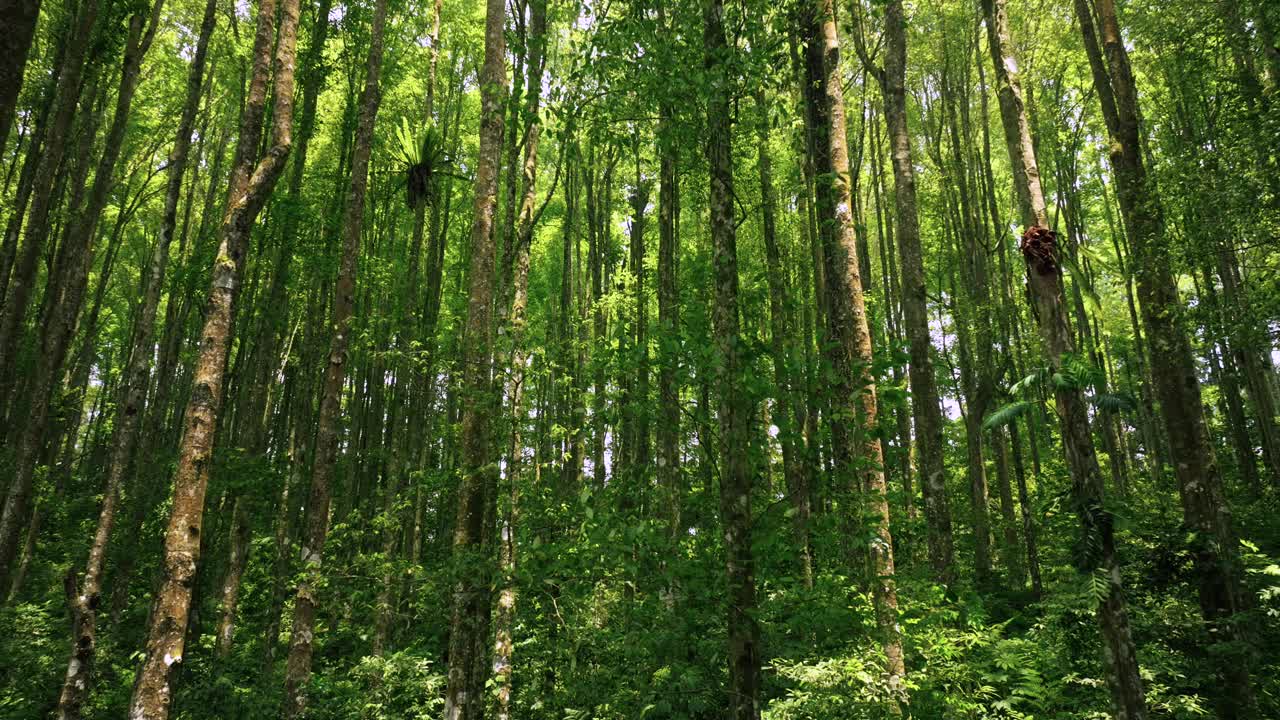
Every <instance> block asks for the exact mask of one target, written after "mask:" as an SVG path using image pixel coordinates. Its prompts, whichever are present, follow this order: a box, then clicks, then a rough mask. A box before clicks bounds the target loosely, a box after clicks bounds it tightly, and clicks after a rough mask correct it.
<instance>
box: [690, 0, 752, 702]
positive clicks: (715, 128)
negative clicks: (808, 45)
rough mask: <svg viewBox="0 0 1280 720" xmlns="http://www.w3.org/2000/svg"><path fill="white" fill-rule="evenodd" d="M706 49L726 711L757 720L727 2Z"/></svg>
mask: <svg viewBox="0 0 1280 720" xmlns="http://www.w3.org/2000/svg"><path fill="white" fill-rule="evenodd" d="M702 13H703V14H702V17H703V29H704V34H703V48H704V50H705V53H706V54H705V67H706V70H707V73H708V75H709V77H710V86H709V91H710V92H709V96H708V98H707V132H708V137H707V145H706V147H707V165H708V167H709V169H710V174H711V177H710V181H711V200H710V203H711V242H712V266H713V274H714V282H715V301H714V305H713V308H712V324H713V333H714V335H715V349H716V355H717V360H716V375H717V377H716V384H717V387H718V390H719V395H720V400H719V406H718V408H717V410H716V414H717V416H718V418H719V422H720V437H719V450H720V454H719V455H720V459H721V467H720V524H721V531H722V533H723V535H724V552H725V564H726V568H725V571H726V577H727V580H728V586H729V588H728V604H729V622H728V641H729V649H728V661H729V698H728V700H729V708H728V710H729V711H728V715H727V717H729V718H732V719H733V720H759V718H760V712H761V699H760V664H761V652H760V628H759V626H758V625H757V624H756V620H755V610H756V581H755V560H754V557H753V556H752V550H751V524H752V521H751V486H752V483H753V480H754V475H755V469H754V468H752V467H751V464H750V460H749V453H747V452H746V448H747V446H748V443H749V437H748V433H749V430H750V428H749V427H748V423H749V421H750V416H751V408H750V405H749V402H750V401H749V399H748V398H747V395H746V392H745V389H744V388H743V384H742V383H743V378H742V370H743V367H742V355H741V353H742V349H741V339H740V338H739V331H738V249H737V232H736V226H735V223H734V204H733V198H734V192H733V149H732V148H733V138H732V127H731V125H730V119H731V117H732V113H731V110H730V103H731V102H732V99H733V98H732V96H731V94H730V93H731V87H732V76H731V75H730V72H731V71H730V66H729V60H730V57H731V55H730V54H731V52H732V50H731V49H730V46H729V44H728V42H727V40H726V38H725V29H724V3H723V1H722V0H704V2H703V7H702Z"/></svg>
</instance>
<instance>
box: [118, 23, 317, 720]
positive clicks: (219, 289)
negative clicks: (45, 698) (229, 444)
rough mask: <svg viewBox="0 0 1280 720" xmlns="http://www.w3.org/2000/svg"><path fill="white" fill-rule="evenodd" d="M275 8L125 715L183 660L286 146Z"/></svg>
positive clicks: (283, 32)
mask: <svg viewBox="0 0 1280 720" xmlns="http://www.w3.org/2000/svg"><path fill="white" fill-rule="evenodd" d="M275 11H276V8H275V2H274V0H264V1H263V2H262V3H261V4H260V5H259V10H258V28H257V33H256V35H255V38H254V55H253V64H254V73H253V75H254V79H253V84H252V86H251V90H250V94H249V96H248V99H247V102H246V104H245V108H244V113H243V116H242V119H241V120H242V124H241V134H240V145H241V146H243V145H244V144H245V143H246V142H249V141H250V140H256V139H257V137H258V136H259V135H260V134H261V123H262V116H263V111H264V110H265V106H266V98H267V70H268V68H267V65H268V60H269V58H270V53H271V46H272V41H273V39H274V40H275V41H276V42H275V45H276V54H275V62H274V66H275V68H274V70H275V71H274V97H275V105H274V108H273V110H272V137H271V143H270V146H269V147H268V149H267V150H266V151H265V153H263V155H262V157H261V158H260V159H259V160H258V161H257V162H256V163H255V162H254V161H253V158H254V156H255V155H256V154H257V153H256V149H257V148H256V145H257V143H256V142H254V143H253V144H252V146H251V147H238V148H237V150H236V154H237V160H238V161H239V162H238V163H237V165H236V167H235V168H234V169H233V171H232V180H231V183H230V187H229V189H228V195H227V211H226V215H225V217H224V219H223V221H222V228H221V230H220V235H221V241H220V243H219V247H218V252H217V255H216V259H215V261H214V267H213V273H212V279H211V282H210V286H209V294H208V299H207V301H206V310H205V321H204V327H203V329H202V331H201V342H200V353H199V357H198V359H197V361H196V367H195V371H194V376H193V380H194V387H193V390H192V393H191V397H190V399H189V400H188V401H187V407H186V411H185V413H184V416H183V424H182V427H183V433H182V440H181V441H180V443H179V446H178V466H177V469H176V470H175V472H174V478H173V484H174V493H173V497H174V503H173V508H172V510H171V511H170V514H169V522H168V526H167V528H166V530H165V548H164V556H163V561H162V568H163V570H162V572H163V576H162V579H161V583H160V587H159V589H158V590H157V592H156V593H155V600H154V608H153V611H152V615H151V620H150V622H149V627H148V633H147V642H146V650H145V656H144V659H143V661H142V666H141V667H140V668H139V670H138V676H137V680H136V682H135V684H134V689H133V697H132V699H131V700H130V705H129V707H130V709H129V714H130V717H140V718H146V719H147V720H165V718H167V717H168V716H169V703H170V699H171V688H170V682H171V673H172V671H173V666H174V665H178V664H179V663H181V661H182V657H183V655H184V646H185V640H186V629H187V619H188V615H189V613H190V606H191V592H192V583H193V581H194V578H195V573H196V568H197V566H198V563H199V560H200V539H201V535H202V526H203V520H204V496H205V491H206V489H207V488H208V484H209V471H210V468H211V464H212V460H213V446H214V435H215V432H216V429H217V420H218V413H219V411H220V409H221V403H222V393H223V372H224V370H225V367H226V356H227V347H228V345H229V343H230V340H231V338H230V328H231V317H232V310H233V308H232V297H233V295H234V292H235V287H236V284H237V282H238V280H239V276H240V266H241V262H242V260H243V253H244V251H245V249H246V247H247V245H248V236H249V234H250V232H251V231H252V228H253V224H254V220H255V219H256V218H257V216H258V213H260V212H261V211H262V208H263V206H264V205H265V204H266V202H267V199H268V198H269V197H270V195H271V191H272V189H273V188H274V187H275V184H276V181H277V180H278V179H279V177H280V174H281V173H282V172H283V171H284V165H285V160H286V159H287V158H288V155H289V149H290V147H291V145H292V138H291V133H292V124H293V69H294V51H295V45H296V39H297V38H296V35H297V27H298V0H283V2H282V4H281V5H280V26H279V36H278V38H277V37H276V32H275V30H276V27H275V22H274V20H275V18H274V16H275Z"/></svg>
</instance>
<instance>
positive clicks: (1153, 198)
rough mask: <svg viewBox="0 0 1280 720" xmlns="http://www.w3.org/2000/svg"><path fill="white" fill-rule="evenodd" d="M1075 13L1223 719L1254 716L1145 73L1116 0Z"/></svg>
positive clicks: (1224, 509)
mask: <svg viewBox="0 0 1280 720" xmlns="http://www.w3.org/2000/svg"><path fill="white" fill-rule="evenodd" d="M1075 12H1076V21H1077V22H1078V23H1079V25H1080V31H1081V37H1082V38H1083V40H1084V46H1085V54H1086V55H1087V56H1088V58H1089V67H1090V70H1091V71H1092V73H1093V86H1094V91H1095V92H1096V93H1097V95H1098V100H1099V103H1100V104H1101V107H1102V117H1103V119H1104V120H1105V122H1106V126H1107V131H1108V133H1109V134H1110V137H1111V144H1110V161H1111V168H1112V170H1113V171H1114V172H1115V182H1116V196H1117V198H1118V200H1119V205H1120V212H1121V215H1122V216H1123V217H1124V224H1125V229H1126V230H1127V234H1128V236H1129V242H1130V244H1131V246H1132V248H1133V266H1132V267H1131V270H1132V272H1133V273H1134V275H1135V276H1136V278H1137V285H1138V299H1139V301H1140V302H1141V313H1142V324H1143V329H1145V330H1146V335H1147V338H1148V339H1149V342H1150V343H1151V347H1152V352H1151V354H1150V361H1151V375H1152V378H1153V379H1154V381H1155V395H1156V397H1157V399H1158V400H1159V401H1160V415H1161V417H1162V419H1163V420H1164V428H1165V431H1166V432H1167V433H1168V436H1169V445H1170V451H1171V455H1172V460H1173V467H1174V474H1175V475H1176V477H1177V478H1178V487H1179V491H1180V492H1179V494H1180V496H1181V499H1182V512H1183V517H1184V519H1185V521H1186V524H1187V526H1188V528H1189V529H1191V530H1192V533H1193V534H1192V541H1191V544H1192V547H1191V551H1192V553H1193V555H1194V557H1195V567H1196V574H1197V576H1198V578H1197V580H1198V582H1199V585H1200V612H1201V615H1202V616H1203V618H1204V621H1205V623H1206V624H1207V626H1208V628H1209V629H1210V631H1211V633H1212V636H1213V637H1216V638H1221V639H1222V643H1223V644H1222V646H1221V647H1222V649H1223V652H1221V653H1218V654H1216V657H1217V667H1218V672H1219V674H1220V676H1221V678H1222V683H1221V685H1220V689H1219V691H1218V692H1216V693H1215V696H1216V697H1215V699H1216V704H1217V707H1218V712H1219V713H1221V715H1222V717H1224V718H1237V717H1242V718H1247V717H1253V716H1254V715H1256V713H1257V708H1256V699H1255V697H1254V693H1253V686H1252V683H1251V679H1250V671H1249V660H1248V651H1247V650H1245V651H1244V652H1241V651H1240V650H1239V649H1232V648H1233V647H1234V648H1240V646H1241V645H1242V644H1243V643H1242V642H1241V641H1242V640H1243V638H1242V637H1241V634H1240V628H1239V627H1238V625H1237V624H1236V623H1234V622H1233V617H1234V616H1235V615H1236V613H1238V612H1239V611H1240V610H1241V609H1242V603H1243V602H1244V600H1243V596H1242V589H1241V587H1240V561H1239V550H1238V541H1237V539H1236V537H1235V531H1234V529H1233V528H1232V522H1231V511H1230V507H1229V506H1228V504H1227V500H1226V498H1225V497H1224V495H1223V489H1222V476H1221V474H1220V473H1219V470H1218V464H1217V460H1216V458H1215V457H1214V452H1213V447H1212V446H1211V445H1210V443H1209V433H1208V429H1207V427H1206V425H1205V419H1204V406H1203V403H1202V400H1201V395H1200V379H1199V375H1198V374H1197V368H1196V362H1195V358H1194V357H1193V356H1192V354H1191V343H1190V340H1189V339H1188V337H1187V333H1186V331H1185V330H1184V329H1183V325H1182V315H1183V309H1182V303H1181V300H1180V299H1179V297H1178V285H1177V282H1176V280H1175V278H1174V275H1173V269H1172V267H1171V264H1170V258H1169V253H1168V252H1167V251H1166V246H1167V238H1166V233H1165V228H1164V218H1163V216H1162V214H1161V208H1160V198H1159V194H1158V191H1157V189H1156V185H1155V178H1153V177H1152V176H1151V175H1150V174H1149V173H1148V171H1147V166H1146V160H1145V159H1144V157H1143V153H1144V149H1143V142H1142V126H1141V120H1140V110H1139V105H1138V88H1137V81H1136V80H1135V78H1134V74H1133V69H1132V67H1131V66H1130V63H1129V51H1128V49H1127V48H1126V47H1125V43H1124V38H1123V36H1122V34H1121V30H1120V21H1119V18H1118V16H1117V14H1116V7H1115V3H1114V2H1113V0H1097V2H1096V3H1091V2H1090V0H1075ZM1095 16H1096V21H1095ZM1095 22H1096V24H1095ZM1099 36H1101V43H1099Z"/></svg>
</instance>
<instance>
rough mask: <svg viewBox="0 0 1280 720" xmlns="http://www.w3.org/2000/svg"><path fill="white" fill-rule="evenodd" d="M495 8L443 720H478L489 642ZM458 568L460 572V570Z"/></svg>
mask: <svg viewBox="0 0 1280 720" xmlns="http://www.w3.org/2000/svg"><path fill="white" fill-rule="evenodd" d="M505 11H506V5H505V3H504V2H503V0H486V3H485V32H484V63H483V65H482V66H481V69H480V88H481V96H480V98H481V102H480V149H479V158H478V160H477V163H476V175H475V200H474V202H475V208H474V213H475V214H474V216H473V218H472V225H471V247H470V252H469V253H467V254H468V255H469V256H470V258H471V259H470V272H469V273H468V288H467V295H468V300H467V321H466V329H465V333H466V334H465V336H464V338H463V342H462V355H461V357H462V367H463V371H462V373H463V377H462V388H461V390H462V400H463V403H462V404H463V411H462V457H461V458H460V463H459V473H460V475H461V478H462V481H461V486H460V487H459V488H458V513H457V517H456V522H455V524H454V531H453V552H454V562H455V567H456V568H457V569H458V571H459V572H458V575H457V577H456V579H455V580H454V585H453V609H452V615H451V617H450V623H449V672H448V680H447V686H446V690H445V700H444V717H445V720H480V719H481V718H483V716H484V705H485V698H484V693H483V688H484V682H485V677H484V675H486V674H487V673H486V672H485V671H487V670H488V667H487V666H486V665H485V664H484V663H482V662H481V657H482V656H483V655H484V651H485V648H486V646H487V644H488V642H489V602H490V594H491V590H490V587H489V579H490V576H491V575H492V568H491V567H490V558H489V549H490V546H491V543H490V541H489V538H488V537H487V535H486V533H485V529H486V523H485V514H486V508H487V507H488V505H489V498H490V496H491V495H492V494H493V493H494V468H495V465H496V463H495V462H494V460H493V457H492V456H491V446H492V442H491V432H492V428H491V427H490V422H491V420H492V414H493V412H494V410H495V409H496V408H495V406H496V405H497V402H496V400H497V398H496V397H494V396H495V395H496V393H495V392H494V389H493V382H492V378H491V375H492V365H493V327H492V315H493V310H492V309H493V285H494V241H493V232H492V231H493V219H494V213H495V210H496V207H495V206H496V204H497V194H498V178H497V174H498V162H499V154H500V153H501V152H502V120H503V118H502V95H503V89H504V88H505V87H506V67H505V55H506V52H505V48H504V46H505V44H506V43H505V38H504V37H503V27H504V25H505V14H506V13H505ZM464 568H465V570H464Z"/></svg>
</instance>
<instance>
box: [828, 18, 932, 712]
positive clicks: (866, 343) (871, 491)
mask: <svg viewBox="0 0 1280 720" xmlns="http://www.w3.org/2000/svg"><path fill="white" fill-rule="evenodd" d="M895 4H897V3H896V0H891V2H890V11H889V12H890V14H892V12H893V10H892V6H894V5H895ZM900 9H901V8H900V7H899V10H900ZM806 22H807V24H808V26H807V27H806V28H805V31H806V32H804V33H803V35H804V36H805V37H806V40H807V41H808V49H807V51H806V53H807V58H808V64H807V68H808V81H809V82H810V83H811V84H812V85H813V86H814V88H815V89H816V92H815V93H814V98H815V100H816V101H817V103H819V105H818V108H817V109H816V111H814V112H813V114H814V116H815V117H817V118H818V122H816V123H814V127H815V129H816V135H817V142H816V143H815V144H814V146H815V149H816V151H817V152H816V154H815V158H814V165H815V171H816V173H817V177H819V178H821V179H820V180H819V183H818V192H817V217H818V222H819V227H818V232H819V235H820V236H821V238H822V256H823V260H824V265H823V269H824V274H825V277H826V290H827V307H828V315H827V337H828V338H830V343H829V345H828V349H827V354H828V357H829V361H830V363H831V366H832V368H833V370H834V372H835V385H836V390H835V393H834V397H835V398H838V401H837V402H838V403H839V405H837V406H836V407H835V408H833V410H834V414H833V417H832V418H831V434H832V438H831V445H832V455H833V460H834V461H835V465H836V473H837V478H838V479H839V480H840V481H843V482H846V483H850V484H853V485H855V487H852V488H848V490H852V491H853V492H854V493H857V494H859V495H860V496H861V498H862V505H863V506H864V508H865V509H864V510H863V513H862V514H865V515H866V516H867V517H873V518H874V521H873V522H874V525H873V527H874V530H872V536H871V538H870V541H869V542H870V548H869V555H870V570H871V573H872V577H871V579H870V580H871V587H872V597H873V599H874V602H875V609H876V624H877V626H878V627H879V631H880V641H881V646H882V648H883V650H884V660H885V666H884V669H885V674H886V675H887V678H888V683H889V688H890V690H891V691H892V693H893V694H894V695H893V697H892V698H891V700H890V702H891V704H892V706H893V707H894V708H895V710H896V709H898V708H899V707H900V706H899V703H900V700H901V698H900V697H899V694H900V693H904V692H905V687H904V685H903V683H904V681H905V679H906V672H907V671H906V664H905V662H904V659H903V652H902V638H901V630H900V628H899V626H898V591H897V586H896V577H895V570H894V561H893V537H892V533H891V529H890V526H889V501H888V498H887V496H886V486H885V475H884V453H883V451H882V450H881V446H880V438H879V433H878V431H877V429H876V424H877V422H878V421H877V415H878V412H879V406H878V405H879V404H878V400H877V397H876V386H875V377H874V375H872V363H873V358H872V352H871V329H870V325H869V323H868V321H867V308H866V301H865V299H864V295H863V285H862V276H861V269H860V268H861V266H860V263H859V260H858V238H857V229H856V228H855V226H854V218H853V202H852V199H851V197H850V194H849V193H850V184H851V183H850V180H849V149H848V145H847V142H848V140H847V139H846V137H845V133H844V128H845V105H844V81H843V79H842V71H841V67H840V36H839V34H838V32H837V31H836V19H835V8H834V5H833V3H832V2H831V0H814V2H813V4H811V5H810V6H809V8H808V9H807V13H806ZM890 22H892V20H891V21H890ZM930 482H932V480H930Z"/></svg>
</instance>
